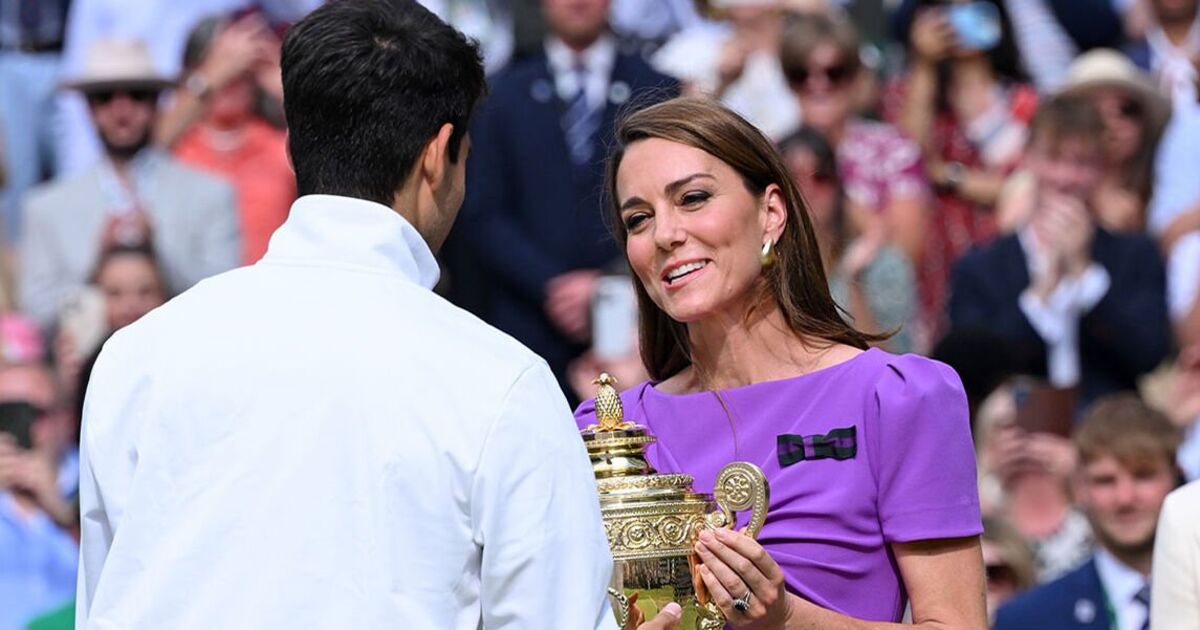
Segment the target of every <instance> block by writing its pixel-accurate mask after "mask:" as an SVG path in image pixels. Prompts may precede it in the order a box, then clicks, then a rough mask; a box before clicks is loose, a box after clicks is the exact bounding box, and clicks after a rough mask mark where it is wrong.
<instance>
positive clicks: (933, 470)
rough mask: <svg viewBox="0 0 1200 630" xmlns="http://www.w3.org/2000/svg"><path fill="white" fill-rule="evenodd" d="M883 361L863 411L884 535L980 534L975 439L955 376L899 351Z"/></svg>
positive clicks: (891, 538) (893, 538) (896, 538)
mask: <svg viewBox="0 0 1200 630" xmlns="http://www.w3.org/2000/svg"><path fill="white" fill-rule="evenodd" d="M887 367H888V368H889V369H887V370H884V371H883V373H882V374H881V375H880V378H879V382H878V383H877V384H876V389H875V400H874V401H871V403H868V404H870V405H871V406H872V407H873V409H868V410H867V420H868V423H867V427H868V429H869V432H870V435H868V436H867V439H868V440H869V444H870V453H871V457H872V459H871V466H872V468H873V470H874V473H875V477H876V480H877V483H878V486H879V495H878V496H879V499H878V501H879V506H878V507H879V521H880V524H881V525H882V529H883V536H884V539H885V540H886V541H888V542H912V541H916V540H930V539H937V538H957V537H962V536H974V535H977V534H979V533H981V532H982V531H983V526H982V523H981V521H980V515H979V488H978V484H977V481H976V472H975V452H974V445H973V444H972V441H971V425H970V420H969V416H968V412H967V399H966V394H964V393H963V388H962V384H961V383H960V381H959V379H958V375H957V374H955V373H954V371H953V370H952V369H950V368H949V367H947V366H946V365H944V364H942V363H938V362H936V361H931V360H929V359H925V358H922V357H917V356H913V355H904V356H900V357H896V358H895V359H893V360H892V361H890V362H889V363H888V366H887Z"/></svg>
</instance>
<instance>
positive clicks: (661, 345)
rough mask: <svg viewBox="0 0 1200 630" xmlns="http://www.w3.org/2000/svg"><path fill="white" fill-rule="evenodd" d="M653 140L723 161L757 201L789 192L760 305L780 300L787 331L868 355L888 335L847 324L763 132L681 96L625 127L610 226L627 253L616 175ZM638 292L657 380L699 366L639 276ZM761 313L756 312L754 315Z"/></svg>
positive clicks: (609, 183)
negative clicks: (638, 146) (630, 153)
mask: <svg viewBox="0 0 1200 630" xmlns="http://www.w3.org/2000/svg"><path fill="white" fill-rule="evenodd" d="M650 138H658V139H662V140H667V141H670V142H677V143H679V144H684V145H687V146H690V147H694V148H696V149H700V150H701V151H704V152H705V153H708V154H709V155H712V156H713V157H716V158H718V159H720V160H721V161H723V162H725V163H726V164H728V165H729V166H730V167H731V168H732V169H733V170H734V171H736V172H737V173H738V175H740V176H741V178H742V182H743V183H744V184H745V186H746V189H747V190H749V191H750V192H751V193H752V194H754V195H756V196H761V195H762V194H763V193H765V192H766V190H767V187H768V186H770V185H771V184H775V185H777V186H779V188H780V190H781V191H782V192H783V199H784V202H785V204H786V206H787V221H786V223H785V224H784V228H783V234H782V235H781V236H780V238H779V242H778V243H777V244H776V245H775V252H776V261H775V263H774V264H772V265H770V266H768V267H766V268H764V270H763V278H764V282H762V283H760V291H761V295H760V300H759V302H757V304H758V305H766V304H768V303H769V301H770V300H773V301H774V302H775V305H776V306H778V308H779V310H780V311H781V312H782V314H783V317H784V320H785V321H786V322H787V325H788V327H789V328H790V329H791V331H792V332H793V333H795V334H796V335H797V336H798V337H800V338H802V339H818V340H823V341H825V342H828V343H831V344H833V343H842V344H846V345H849V346H854V347H856V348H861V349H866V347H867V344H868V343H870V342H874V341H882V340H884V339H886V338H887V337H888V335H877V334H869V333H864V332H861V331H859V330H857V329H855V328H854V327H853V326H851V325H849V324H847V323H846V321H845V320H844V319H842V315H841V313H840V311H839V309H838V306H837V304H836V303H834V301H833V298H832V297H831V296H830V294H829V283H828V280H826V278H825V270H824V269H823V268H822V265H821V256H820V251H819V249H818V247H817V238H816V235H815V234H814V232H813V226H812V222H811V221H810V220H809V213H808V206H807V204H805V202H804V198H803V197H802V196H801V195H800V190H799V188H797V187H796V184H795V182H793V181H792V178H791V176H790V175H789V174H788V170H787V167H786V166H784V163H783V159H782V158H781V157H780V156H779V153H778V152H777V151H776V150H775V147H774V146H773V145H772V144H771V142H770V141H769V140H767V138H766V137H765V136H763V134H762V132H760V131H759V130H758V129H756V128H755V127H754V126H753V125H751V124H750V123H748V122H746V120H745V119H743V118H742V117H741V116H738V115H737V114H735V113H734V112H732V111H730V110H728V109H726V108H725V107H724V106H722V105H720V104H719V103H717V102H716V101H713V100H710V99H707V98H700V97H680V98H674V99H671V100H668V101H664V102H662V103H658V104H657V105H652V106H650V107H647V108H645V109H641V110H637V111H633V112H632V113H630V114H628V115H626V116H624V117H623V118H622V119H621V120H620V121H619V122H618V124H617V131H616V144H615V146H614V147H613V150H612V153H611V154H610V155H609V159H608V167H607V173H606V183H605V190H606V192H607V196H608V207H609V217H610V224H611V225H612V227H613V233H614V235H615V237H616V239H617V242H618V243H619V244H620V245H621V247H622V248H623V247H625V244H626V242H627V240H628V235H627V234H626V231H625V228H624V225H623V224H622V222H621V220H620V200H619V199H618V197H617V171H618V169H620V167H621V160H622V158H623V157H624V156H625V150H626V149H628V148H629V145H631V144H633V143H635V142H638V141H639V140H646V139H650ZM634 286H635V288H636V291H637V296H638V313H639V314H638V318H639V323H638V327H639V330H638V334H639V337H640V341H641V353H642V362H643V363H644V364H645V366H646V370H647V371H648V372H649V374H650V377H651V378H653V379H655V380H662V379H665V378H668V377H670V376H673V375H675V374H677V373H678V372H679V371H680V370H682V369H684V368H685V367H687V366H688V365H690V364H691V362H692V361H691V356H690V355H691V351H690V350H691V348H690V342H689V339H688V334H687V326H686V325H685V324H682V323H680V322H677V321H675V320H673V319H671V317H670V316H669V315H667V314H666V313H665V312H664V311H663V310H662V309H660V308H659V307H658V305H657V304H655V303H654V301H653V300H651V299H650V295H649V294H648V293H647V292H646V289H645V287H643V286H642V284H641V282H639V281H638V280H637V279H636V278H635V280H634ZM754 310H757V307H756V308H755V309H752V311H751V314H752V313H753V312H754ZM749 315H750V314H748V317H749Z"/></svg>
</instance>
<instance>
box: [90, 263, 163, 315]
mask: <svg viewBox="0 0 1200 630" xmlns="http://www.w3.org/2000/svg"><path fill="white" fill-rule="evenodd" d="M96 285H97V286H99V287H100V290H101V291H103V292H104V304H105V310H106V313H107V316H108V326H109V328H110V329H112V330H117V329H120V328H123V327H125V326H128V325H129V324H132V323H133V322H135V321H137V320H138V318H140V317H141V316H142V315H145V314H146V313H149V312H150V311H151V310H153V309H154V308H156V307H158V306H161V305H162V303H163V302H164V301H166V296H165V294H164V291H163V287H162V284H161V283H160V282H159V278H158V273H157V271H156V270H155V269H154V266H153V265H152V264H151V263H150V261H149V260H146V259H145V258H144V257H142V256H135V255H127V256H116V257H114V258H112V259H111V260H109V261H108V262H107V263H106V264H105V265H104V268H103V269H101V270H100V275H99V276H98V277H97V278H96Z"/></svg>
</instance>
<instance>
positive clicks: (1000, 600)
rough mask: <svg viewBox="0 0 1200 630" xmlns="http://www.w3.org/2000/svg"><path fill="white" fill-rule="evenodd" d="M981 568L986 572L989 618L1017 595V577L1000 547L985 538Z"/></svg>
mask: <svg viewBox="0 0 1200 630" xmlns="http://www.w3.org/2000/svg"><path fill="white" fill-rule="evenodd" d="M983 566H984V568H985V569H986V571H987V609H988V616H989V618H990V617H991V616H993V615H995V614H996V610H997V609H998V608H1000V607H1001V606H1003V605H1004V603H1005V602H1007V601H1008V600H1010V599H1012V597H1013V595H1016V594H1017V589H1018V586H1017V577H1016V573H1015V572H1014V571H1013V569H1012V567H1011V566H1009V564H1008V562H1007V561H1006V560H1005V559H1004V553H1003V551H1002V550H1001V549H1000V546H999V545H997V544H996V543H995V542H992V541H990V540H988V539H986V538H985V539H984V540H983Z"/></svg>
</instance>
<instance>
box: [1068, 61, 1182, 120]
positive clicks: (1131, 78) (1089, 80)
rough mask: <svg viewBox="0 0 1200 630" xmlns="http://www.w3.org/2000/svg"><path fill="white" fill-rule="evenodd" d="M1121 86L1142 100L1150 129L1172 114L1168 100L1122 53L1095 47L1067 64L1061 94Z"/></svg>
mask: <svg viewBox="0 0 1200 630" xmlns="http://www.w3.org/2000/svg"><path fill="white" fill-rule="evenodd" d="M1104 87H1113V88H1120V89H1122V90H1125V91H1126V92H1128V93H1130V94H1132V95H1133V96H1134V97H1135V98H1137V99H1138V100H1139V101H1141V103H1142V109H1143V111H1145V112H1146V123H1147V127H1148V128H1150V129H1162V128H1163V127H1165V126H1166V124H1167V119H1169V118H1170V117H1171V101H1170V100H1169V99H1167V97H1166V96H1164V95H1163V94H1162V93H1161V92H1159V91H1158V88H1157V87H1156V86H1155V85H1154V82H1152V81H1151V80H1150V78H1149V77H1147V76H1146V75H1145V74H1144V73H1143V72H1142V71H1141V70H1139V69H1138V67H1137V66H1135V65H1133V62H1132V61H1130V60H1129V58H1128V57H1126V56H1125V55H1123V54H1121V53H1119V52H1117V51H1115V50H1112V49H1109V48H1097V49H1095V50H1090V51H1088V52H1086V53H1083V54H1082V55H1080V56H1079V57H1076V58H1075V61H1074V62H1072V63H1071V66H1070V67H1069V68H1067V77H1066V81H1065V82H1064V84H1063V87H1062V89H1061V90H1060V92H1059V93H1060V94H1081V93H1086V92H1089V91H1091V90H1094V89H1096V88H1104Z"/></svg>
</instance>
